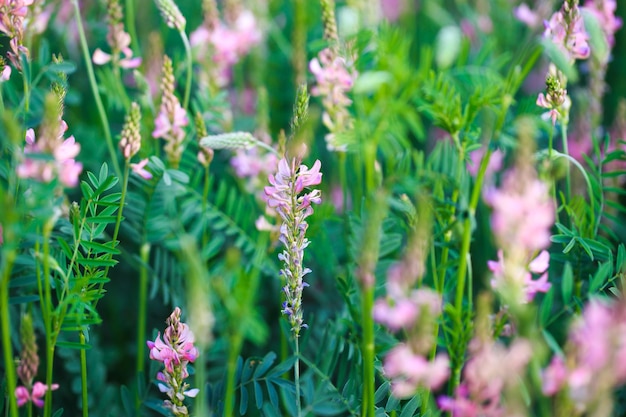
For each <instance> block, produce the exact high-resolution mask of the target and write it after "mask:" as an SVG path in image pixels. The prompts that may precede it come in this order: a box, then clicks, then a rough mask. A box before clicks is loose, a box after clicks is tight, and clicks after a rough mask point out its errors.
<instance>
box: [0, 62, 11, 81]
mask: <svg viewBox="0 0 626 417" xmlns="http://www.w3.org/2000/svg"><path fill="white" fill-rule="evenodd" d="M9 78H11V67H10V66H8V65H4V67H3V68H2V71H0V83H2V82H3V81H9Z"/></svg>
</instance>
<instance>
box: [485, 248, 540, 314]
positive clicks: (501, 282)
mask: <svg viewBox="0 0 626 417" xmlns="http://www.w3.org/2000/svg"><path fill="white" fill-rule="evenodd" d="M549 261H550V253H549V252H548V251H546V250H544V251H541V253H540V254H539V255H538V256H537V257H536V258H535V259H533V260H532V261H531V262H530V263H529V264H528V267H527V268H526V269H525V270H517V269H515V268H510V269H512V270H514V271H515V272H514V273H513V271H511V270H507V267H506V263H505V261H504V255H503V252H502V250H499V251H498V260H497V261H487V266H488V267H489V270H490V271H491V272H492V273H493V276H494V277H493V280H492V281H491V286H492V287H493V288H496V289H502V288H503V287H505V286H506V284H507V283H512V284H514V286H515V287H518V288H520V289H521V291H522V293H523V294H524V301H522V302H531V301H532V300H533V299H534V298H535V295H536V294H537V293H538V292H548V290H550V288H551V287H552V284H550V282H548V272H547V270H548V264H549ZM532 274H541V276H540V277H539V278H538V279H537V280H533V277H532ZM511 281H512V282H511Z"/></svg>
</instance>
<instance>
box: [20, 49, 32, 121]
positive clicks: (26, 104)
mask: <svg viewBox="0 0 626 417" xmlns="http://www.w3.org/2000/svg"><path fill="white" fill-rule="evenodd" d="M26 63H28V64H29V65H30V62H29V61H26ZM28 74H30V71H28ZM29 78H30V76H29ZM29 81H30V80H28V79H26V75H25V73H24V71H22V82H23V84H24V120H26V117H27V115H28V111H29V110H30V88H29V85H28V83H29Z"/></svg>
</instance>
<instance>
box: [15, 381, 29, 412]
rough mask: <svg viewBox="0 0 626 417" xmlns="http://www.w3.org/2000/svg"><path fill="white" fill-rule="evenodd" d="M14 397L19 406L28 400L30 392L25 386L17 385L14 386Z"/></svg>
mask: <svg viewBox="0 0 626 417" xmlns="http://www.w3.org/2000/svg"><path fill="white" fill-rule="evenodd" d="M15 397H16V398H17V406H18V407H21V406H23V405H24V404H26V403H27V402H29V401H30V393H29V392H28V389H27V388H26V387H22V386H19V387H17V388H15Z"/></svg>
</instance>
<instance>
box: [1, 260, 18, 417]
mask: <svg viewBox="0 0 626 417" xmlns="http://www.w3.org/2000/svg"><path fill="white" fill-rule="evenodd" d="M15 256H16V255H15V250H12V249H11V250H7V251H5V252H4V256H3V258H4V262H3V268H2V282H0V308H1V310H0V311H1V313H2V314H0V324H1V325H2V351H3V352H4V369H5V373H6V380H7V392H9V393H10V394H9V395H8V397H9V406H8V407H7V411H8V412H9V413H10V415H11V417H17V416H18V413H17V399H16V398H15V395H12V393H14V392H15V388H16V387H17V376H16V373H15V362H14V361H13V349H12V347H11V320H10V317H9V278H10V277H11V270H12V269H13V262H14V261H15ZM2 395H4V394H2Z"/></svg>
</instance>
